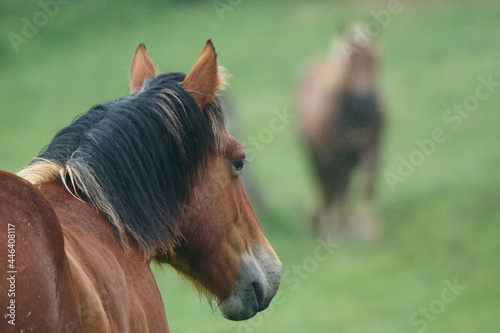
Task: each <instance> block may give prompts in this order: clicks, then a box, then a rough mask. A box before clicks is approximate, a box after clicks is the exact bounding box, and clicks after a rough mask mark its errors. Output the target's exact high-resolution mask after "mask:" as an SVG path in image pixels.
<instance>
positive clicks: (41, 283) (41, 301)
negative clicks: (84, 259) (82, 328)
mask: <svg viewBox="0 0 500 333" xmlns="http://www.w3.org/2000/svg"><path fill="white" fill-rule="evenodd" d="M0 230H1V232H0V235H2V236H1V237H0V248H1V249H2V253H5V250H7V249H8V250H9V254H10V257H9V259H10V261H7V260H1V261H0V268H1V270H2V273H3V274H7V278H10V280H9V281H10V284H9V291H10V292H9V293H6V292H2V293H1V294H0V299H1V300H2V301H1V303H2V304H11V303H13V304H14V305H15V310H14V311H10V312H11V313H12V312H13V313H14V314H15V317H14V323H15V326H13V325H8V328H9V329H12V328H15V330H16V331H20V330H23V329H24V331H25V332H30V331H32V330H34V331H39V332H57V331H59V330H60V329H61V328H62V329H64V328H69V329H71V327H78V326H79V319H78V318H79V317H78V314H77V311H76V306H75V294H74V289H73V286H72V283H71V275H70V270H69V265H68V261H67V258H66V256H65V253H64V237H63V233H62V229H61V225H60V223H59V221H58V218H57V216H56V214H55V212H54V209H53V208H52V206H51V204H50V203H49V201H48V200H47V199H46V198H45V197H44V196H43V194H42V193H41V192H40V191H39V189H38V188H36V187H34V186H33V185H31V184H30V183H28V182H27V181H25V180H24V179H22V178H20V177H18V176H16V175H13V174H10V173H7V172H4V171H0ZM4 259H7V258H4ZM5 272H7V273H5ZM2 284H3V282H2ZM6 298H9V299H6ZM2 312H7V310H5V309H3V310H2ZM6 314H7V313H6ZM4 325H7V321H5V320H2V323H0V331H2V332H3V331H9V330H8V329H6V330H4V327H3V326H4Z"/></svg>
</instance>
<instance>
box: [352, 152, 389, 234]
mask: <svg viewBox="0 0 500 333" xmlns="http://www.w3.org/2000/svg"><path fill="white" fill-rule="evenodd" d="M378 159H379V147H378V145H375V146H373V147H371V148H369V149H367V150H366V151H365V154H364V158H362V160H361V170H360V171H361V173H362V174H363V176H364V178H365V179H364V193H363V196H362V198H361V202H360V204H359V205H358V206H357V209H356V213H355V217H354V218H353V229H354V232H355V233H356V234H357V235H359V236H360V237H361V238H362V239H365V240H370V239H374V238H376V237H377V236H379V235H380V233H381V228H382V226H381V224H380V222H379V221H378V220H377V217H376V208H375V207H376V202H375V186H376V185H375V182H376V178H377V166H378Z"/></svg>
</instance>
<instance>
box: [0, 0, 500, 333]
mask: <svg viewBox="0 0 500 333" xmlns="http://www.w3.org/2000/svg"><path fill="white" fill-rule="evenodd" d="M67 2H68V3H67V4H61V5H60V8H59V11H58V12H57V13H55V15H53V17H49V19H48V23H47V24H46V25H44V26H42V27H40V28H38V30H39V31H38V32H37V33H36V34H35V35H34V36H32V37H31V38H27V39H26V43H24V44H20V45H19V46H18V48H19V50H18V52H15V48H14V47H13V45H12V43H11V42H10V41H9V38H8V34H9V33H15V34H18V35H19V36H22V28H23V25H24V24H25V23H24V21H23V18H26V19H27V20H28V21H30V22H33V16H34V15H37V13H39V12H40V11H43V8H42V7H41V6H40V4H39V3H38V2H37V1H13V0H2V2H1V3H0V169H3V170H7V171H11V172H17V171H18V170H20V169H21V168H22V167H23V166H24V165H26V164H27V163H28V162H29V160H30V158H32V157H33V156H35V155H36V154H37V153H38V152H39V151H40V150H41V149H42V148H43V147H44V146H45V145H46V144H48V143H49V141H50V139H51V138H52V137H53V135H54V134H55V133H56V132H57V130H59V129H61V128H62V127H64V126H66V125H68V124H69V123H70V122H71V121H72V120H73V119H74V118H75V117H76V116H77V115H79V114H81V113H83V112H85V111H86V110H88V109H89V108H90V107H91V106H92V105H94V104H96V103H100V102H106V101H109V100H112V99H115V98H117V97H120V96H123V95H125V94H127V93H128V89H129V70H130V68H129V66H130V61H131V57H132V55H133V52H134V50H135V48H136V47H137V45H138V44H139V43H140V42H144V43H145V44H146V46H147V48H148V52H149V54H150V56H151V58H152V59H153V61H154V62H155V64H156V66H157V68H158V69H159V71H160V72H170V71H181V72H187V71H188V70H189V69H190V66H191V65H192V64H193V63H194V62H195V61H196V59H197V57H198V55H199V53H200V51H201V49H202V47H203V45H204V43H205V41H206V40H207V39H208V38H212V39H213V42H214V44H215V46H216V48H217V51H218V53H219V58H218V59H219V63H220V64H221V65H223V66H225V67H226V68H227V69H228V70H229V72H230V73H231V74H232V79H231V80H230V86H231V89H230V92H231V94H232V95H233V98H234V102H235V104H236V107H237V110H238V114H237V117H238V118H239V126H240V127H241V131H242V133H239V134H238V136H239V139H240V140H242V141H244V142H246V143H247V144H248V141H249V140H248V138H249V137H250V136H256V135H258V134H259V131H261V130H262V129H263V128H266V127H268V126H269V122H270V120H271V119H272V117H273V116H274V114H273V110H275V109H278V110H284V109H286V110H287V111H288V112H290V113H294V112H295V103H296V87H297V81H298V79H299V78H300V75H301V71H302V70H303V68H304V67H305V66H306V65H307V64H308V63H310V61H311V60H313V59H315V58H317V57H321V56H323V55H324V54H325V53H326V51H327V49H328V47H329V45H330V40H331V38H332V36H333V35H334V34H335V33H338V32H340V31H341V30H342V29H343V27H344V26H345V25H346V24H348V23H349V22H351V21H361V22H365V23H370V22H371V23H373V22H375V23H373V24H374V26H376V25H377V24H378V26H379V28H380V30H381V31H380V34H378V37H377V41H378V52H379V54H380V62H379V77H378V81H379V83H380V90H381V91H382V93H383V96H384V99H385V103H386V107H387V118H388V119H387V126H386V131H385V133H384V140H383V155H382V161H381V165H380V170H379V182H378V183H379V186H378V194H379V195H378V207H379V217H380V219H381V220H383V221H384V225H385V230H384V234H383V235H382V237H381V238H380V239H378V240H377V241H374V242H369V243H366V242H360V241H357V240H355V239H352V238H349V237H344V238H339V239H338V240H337V243H338V248H336V249H335V251H334V252H333V253H331V254H330V255H329V256H328V258H327V259H326V260H321V261H320V260H317V259H315V257H314V253H315V250H316V248H317V247H318V246H319V244H320V243H318V241H317V239H316V238H315V237H314V236H313V235H311V233H310V232H309V228H308V222H307V216H308V212H309V211H310V209H311V207H312V206H314V203H315V201H316V200H317V198H318V196H317V194H316V188H315V182H314V178H313V177H312V176H311V172H310V167H309V164H308V161H307V159H306V155H305V153H304V151H303V147H302V145H301V142H300V139H299V137H298V134H297V129H296V124H295V122H294V121H292V122H291V123H290V124H289V125H287V126H286V128H285V130H283V131H282V132H278V133H275V136H274V139H273V140H272V142H270V143H269V144H267V145H266V146H265V148H264V149H263V150H262V151H259V152H258V154H257V155H256V158H255V159H254V160H253V161H252V162H251V163H250V164H249V165H247V167H248V168H249V169H251V170H252V172H253V173H254V176H255V181H256V183H257V185H258V186H259V187H260V189H261V190H262V192H263V196H264V201H265V203H266V206H267V208H268V209H267V210H266V211H261V212H259V218H260V221H261V224H262V227H263V229H264V232H265V233H266V235H267V237H268V239H269V241H270V242H271V244H272V245H273V247H274V248H275V250H276V252H277V253H278V255H279V256H280V259H281V260H282V262H283V264H284V266H283V273H284V275H283V280H282V284H281V287H280V290H279V293H278V295H277V296H276V299H275V302H274V303H272V304H271V307H270V308H269V309H268V310H266V311H264V312H262V313H261V314H259V315H258V316H257V317H255V318H254V319H252V320H250V321H247V322H241V323H238V322H230V321H227V320H225V319H224V318H222V317H221V316H220V315H219V314H218V313H217V311H216V310H213V309H212V308H211V307H210V305H209V304H207V302H206V301H205V300H203V299H201V300H200V299H199V297H198V295H197V294H196V292H195V291H194V289H193V288H192V287H191V286H190V285H189V283H188V282H187V281H184V280H183V279H181V278H180V277H179V276H178V275H177V274H176V273H175V272H174V271H173V270H172V269H170V268H165V269H163V270H162V269H156V268H154V271H155V276H156V277H157V280H158V284H159V287H160V290H161V292H162V295H163V299H164V303H165V310H166V313H167V318H168V320H169V325H170V328H171V331H172V332H395V333H401V332H424V331H425V332H498V331H499V330H500V329H499V328H498V327H499V324H500V320H499V314H500V286H499V285H498V281H499V279H500V260H499V254H500V224H499V222H500V209H499V194H500V189H499V188H500V176H499V166H500V154H499V153H500V145H499V139H500V130H499V125H500V112H499V110H498V108H499V107H498V105H500V91H497V90H495V91H494V92H493V93H492V94H491V96H490V97H489V98H488V99H486V100H485V101H481V102H480V105H479V107H478V109H477V110H476V111H473V112H470V113H466V117H465V116H463V117H462V116H461V117H460V118H461V119H462V122H461V124H460V125H459V126H457V128H453V127H452V125H453V124H454V123H450V122H446V121H445V120H444V119H443V116H444V114H445V112H446V111H447V110H448V109H450V108H452V107H453V105H454V104H462V103H463V102H464V100H465V99H466V98H467V97H468V96H471V95H473V94H474V93H475V89H476V87H477V86H478V84H479V81H478V76H483V77H485V78H487V77H488V76H490V75H491V76H492V78H493V81H495V82H500V67H499V63H500V57H499V54H500V38H499V32H500V19H499V17H500V4H499V3H498V1H495V0H491V1H454V0H449V1H431V0H420V1H415V0H414V1H411V0H402V1H401V2H400V4H399V7H398V8H400V9H401V10H400V12H399V13H397V14H394V15H391V17H390V22H388V24H384V25H385V26H382V25H381V24H380V23H379V22H378V21H377V20H376V17H379V19H380V16H379V14H380V13H381V11H383V10H388V8H389V6H390V5H389V3H390V2H387V1H309V2H301V1H294V0H287V1H285V0H282V1H270V0H268V1H250V0H240V1H229V0H220V1H211V0H209V1H186V2H181V1H178V2H169V1H164V2H162V1H118V0H116V1H110V0H93V1H77V0H67ZM224 5H225V6H224ZM39 19H40V18H39ZM386 23H387V22H386ZM11 36H12V35H11ZM495 89H498V87H496V88H495ZM436 128H442V129H443V130H444V132H445V134H446V136H447V140H446V141H445V142H444V143H441V144H437V145H436V148H435V151H434V152H433V153H432V154H430V156H428V157H426V158H425V161H424V162H423V163H422V164H421V165H420V166H417V167H416V168H415V171H414V172H413V173H412V174H411V175H410V176H409V177H407V178H405V181H404V182H401V183H398V184H396V185H395V187H394V191H393V190H391V187H390V186H389V185H388V183H387V182H386V178H385V175H386V173H387V172H393V173H397V169H398V166H399V164H400V160H399V157H400V156H402V157H403V158H405V159H408V157H409V155H410V154H411V153H412V152H413V151H415V150H416V149H417V148H418V147H417V145H416V143H415V140H424V139H426V138H430V137H431V133H432V131H433V130H434V129H436ZM297 267H299V268H301V270H302V271H301V272H300V273H299V272H298V271H297ZM304 272H305V273H304ZM455 280H456V281H457V282H458V283H459V284H460V285H466V286H467V288H466V289H465V290H461V291H459V295H458V296H456V297H454V300H453V301H450V302H448V303H446V302H444V301H443V299H442V293H443V292H444V293H445V295H447V296H450V295H452V294H449V292H448V291H447V290H446V288H447V282H446V281H448V282H450V283H453V282H454V281H455ZM446 293H448V294H446ZM426 309H427V310H426ZM423 311H427V312H428V314H427V315H425V314H424V312H423Z"/></svg>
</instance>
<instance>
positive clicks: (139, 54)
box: [130, 43, 156, 94]
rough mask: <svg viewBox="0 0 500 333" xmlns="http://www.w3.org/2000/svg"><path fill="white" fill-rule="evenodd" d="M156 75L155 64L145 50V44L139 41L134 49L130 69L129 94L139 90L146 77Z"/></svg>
mask: <svg viewBox="0 0 500 333" xmlns="http://www.w3.org/2000/svg"><path fill="white" fill-rule="evenodd" d="M155 76H156V70H155V66H154V65H153V62H152V61H151V59H150V58H149V56H148V54H147V52H146V46H145V45H144V44H143V43H141V44H139V46H138V47H137V50H135V53H134V58H132V69H131V70H130V94H133V93H136V92H138V91H139V90H141V87H142V84H143V83H144V81H145V80H146V79H149V78H152V77H155Z"/></svg>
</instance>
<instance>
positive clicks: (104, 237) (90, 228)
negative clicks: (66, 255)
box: [40, 181, 151, 263]
mask: <svg viewBox="0 0 500 333" xmlns="http://www.w3.org/2000/svg"><path fill="white" fill-rule="evenodd" d="M40 190H41V192H42V193H43V194H44V195H45V197H46V198H47V199H48V200H49V202H50V203H51V204H52V207H53V208H54V211H55V212H56V215H57V217H58V219H59V223H61V227H62V229H63V233H64V236H65V241H66V242H77V243H88V244H92V243H94V244H96V243H98V244H99V245H101V246H105V247H107V248H109V249H110V250H112V251H113V253H116V254H119V253H123V254H124V255H125V254H126V255H127V256H132V257H135V258H136V259H138V260H141V261H143V262H146V263H149V262H150V261H151V257H150V256H146V255H145V254H143V253H141V252H140V250H139V248H138V246H137V245H136V244H135V243H134V242H133V241H132V239H131V238H130V237H128V236H126V238H125V239H124V240H123V242H122V240H120V238H119V237H118V235H117V234H116V232H115V230H114V227H113V226H112V225H111V223H110V222H109V220H108V219H107V218H106V217H105V216H104V215H103V214H101V213H100V212H98V211H96V210H95V209H94V208H92V207H91V206H90V205H89V204H88V203H86V202H84V201H82V200H79V199H76V198H74V197H73V196H72V195H71V194H70V193H69V192H68V191H67V190H66V188H65V187H64V185H62V184H61V183H60V182H59V181H53V182H50V183H48V184H44V185H43V186H42V187H41V188H40ZM124 244H125V245H124Z"/></svg>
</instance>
